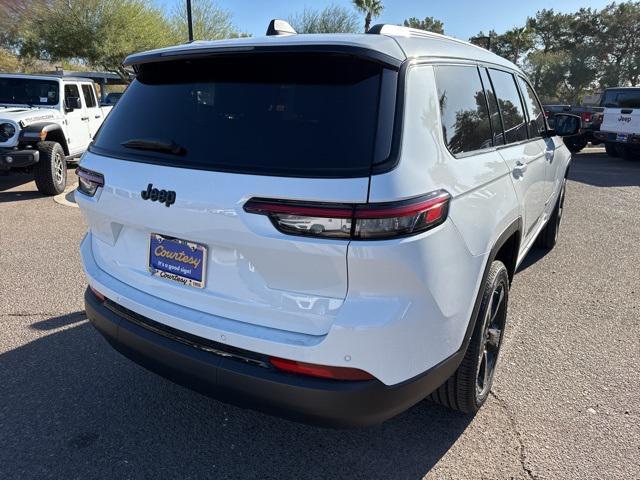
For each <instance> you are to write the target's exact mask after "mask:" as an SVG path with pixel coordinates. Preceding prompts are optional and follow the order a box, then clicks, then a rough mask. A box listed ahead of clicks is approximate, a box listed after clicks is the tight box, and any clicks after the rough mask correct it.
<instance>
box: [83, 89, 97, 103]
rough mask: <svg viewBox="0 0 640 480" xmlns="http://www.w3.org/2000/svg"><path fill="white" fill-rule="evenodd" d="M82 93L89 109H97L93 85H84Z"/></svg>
mask: <svg viewBox="0 0 640 480" xmlns="http://www.w3.org/2000/svg"><path fill="white" fill-rule="evenodd" d="M82 93H83V95H84V103H85V105H86V106H87V107H89V108H91V107H95V106H96V105H97V102H96V97H95V94H94V93H93V88H91V85H82Z"/></svg>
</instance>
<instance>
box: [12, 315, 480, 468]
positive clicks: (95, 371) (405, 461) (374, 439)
mask: <svg viewBox="0 0 640 480" xmlns="http://www.w3.org/2000/svg"><path fill="white" fill-rule="evenodd" d="M80 317H82V318H84V316H83V315H81V312H76V313H73V314H70V315H65V316H63V317H55V318H50V319H48V320H45V321H41V322H38V323H36V324H34V325H33V327H34V328H37V329H42V330H48V329H52V328H57V327H60V326H64V325H70V324H73V323H75V322H77V321H79V319H80ZM0 385H2V394H1V395H0V425H1V430H2V435H0V477H1V478H42V477H47V478H71V477H73V478H75V477H77V475H79V474H81V476H82V478H83V479H88V478H125V477H126V478H169V477H170V478H243V479H244V478H261V479H264V478H271V479H289V478H305V479H310V478H322V479H325V478H347V477H348V478H415V479H418V478H422V476H423V475H425V474H426V473H427V472H428V471H429V470H430V469H431V468H432V467H433V466H434V465H435V464H436V462H438V460H439V459H440V458H441V457H442V456H443V455H444V454H445V453H446V452H447V451H448V450H449V448H450V447H451V446H452V445H453V444H454V443H455V442H456V440H457V439H458V437H459V436H460V435H461V434H462V432H463V431H464V430H465V428H466V427H467V426H468V424H469V422H470V421H471V419H472V418H471V417H466V416H462V415H458V414H455V413H453V412H451V411H449V410H446V409H444V408H441V407H438V406H436V405H432V404H429V403H426V402H423V403H421V404H419V405H417V406H415V407H414V408H412V409H411V410H409V411H408V412H405V413H404V414H401V415H400V416H398V417H396V418H394V419H392V420H390V421H388V422H386V423H385V424H383V425H381V426H377V427H371V428H368V429H360V430H329V429H321V428H316V427H309V426H305V425H300V424H296V423H292V422H288V421H286V420H282V419H278V418H275V417H270V416H267V415H263V414H260V413H256V412H253V411H249V410H243V409H240V408H237V407H233V406H229V405H225V404H223V403H220V402H217V401H214V400H211V399H209V398H207V397H203V396H201V395H198V394H196V393H193V392H191V391H189V390H186V389H183V388H181V387H178V386H176V385H174V384H172V383H170V382H168V381H166V380H164V379H162V378H160V377H158V376H156V375H154V374H151V373H149V372H147V371H145V370H144V369H142V368H141V367H138V366H137V365H135V364H133V363H131V362H129V361H128V360H126V359H124V358H123V357H121V356H120V355H119V354H117V353H116V352H115V351H113V350H112V349H111V348H110V347H109V346H108V345H107V343H106V342H105V341H104V340H103V339H102V338H101V337H100V336H99V335H98V333H97V332H95V331H94V330H93V328H92V327H91V326H90V324H89V323H86V322H85V323H81V324H79V325H77V326H72V327H71V328H68V329H65V330H63V331H61V332H57V333H53V334H50V335H47V336H45V337H42V338H40V339H38V340H35V341H33V342H31V343H29V344H26V345H24V346H22V347H20V348H16V349H14V350H11V351H9V352H6V353H4V354H2V355H0Z"/></svg>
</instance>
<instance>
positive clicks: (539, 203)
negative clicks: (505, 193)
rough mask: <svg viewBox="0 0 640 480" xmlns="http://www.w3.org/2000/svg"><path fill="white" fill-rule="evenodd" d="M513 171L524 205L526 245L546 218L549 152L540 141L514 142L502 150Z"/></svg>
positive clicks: (512, 176) (513, 178) (520, 200)
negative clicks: (544, 216) (542, 147)
mask: <svg viewBox="0 0 640 480" xmlns="http://www.w3.org/2000/svg"><path fill="white" fill-rule="evenodd" d="M500 155H501V156H502V158H503V159H504V161H505V162H506V164H507V166H508V167H509V169H510V170H511V180H512V182H513V186H514V188H515V190H516V195H517V196H518V201H519V202H520V205H521V206H522V216H523V225H524V232H523V234H524V240H525V241H524V242H523V245H525V244H526V243H527V242H528V240H529V239H530V237H531V235H532V234H533V233H535V231H536V226H537V225H538V223H539V222H540V221H541V220H542V213H543V211H544V206H545V201H546V198H547V197H546V188H547V185H546V158H545V151H544V150H543V149H541V148H540V144H539V142H537V141H531V142H526V143H522V144H518V145H513V146H510V147H507V148H503V149H501V150H500Z"/></svg>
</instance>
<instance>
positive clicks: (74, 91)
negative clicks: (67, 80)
mask: <svg viewBox="0 0 640 480" xmlns="http://www.w3.org/2000/svg"><path fill="white" fill-rule="evenodd" d="M69 97H80V92H79V91H78V86H77V85H65V86H64V98H69Z"/></svg>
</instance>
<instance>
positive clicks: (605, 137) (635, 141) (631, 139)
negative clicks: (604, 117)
mask: <svg viewBox="0 0 640 480" xmlns="http://www.w3.org/2000/svg"><path fill="white" fill-rule="evenodd" d="M593 136H594V137H595V138H597V139H598V140H601V141H603V142H612V143H625V144H631V145H640V135H635V134H633V133H629V134H627V137H626V141H622V140H618V133H616V132H602V131H598V132H593Z"/></svg>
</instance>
